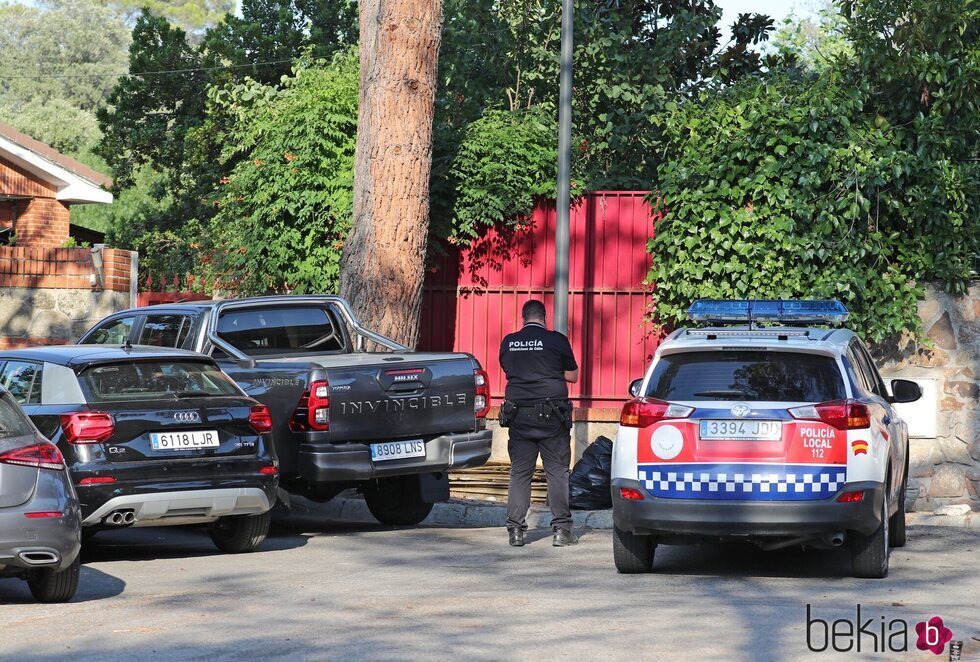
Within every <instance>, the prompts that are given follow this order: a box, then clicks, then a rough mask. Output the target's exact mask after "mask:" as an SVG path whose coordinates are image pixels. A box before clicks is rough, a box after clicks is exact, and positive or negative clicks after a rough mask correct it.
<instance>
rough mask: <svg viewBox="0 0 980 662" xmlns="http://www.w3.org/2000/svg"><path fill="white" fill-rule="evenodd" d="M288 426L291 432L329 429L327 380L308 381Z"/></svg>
mask: <svg viewBox="0 0 980 662" xmlns="http://www.w3.org/2000/svg"><path fill="white" fill-rule="evenodd" d="M289 428H290V429H291V430H292V431H293V432H309V431H311V430H315V431H318V432H323V431H326V430H329V429H330V384H328V383H327V380H325V379H321V380H318V381H313V382H310V385H309V387H308V388H307V389H306V390H305V391H304V392H303V395H302V396H300V399H299V402H297V403H296V409H295V410H294V411H293V417H292V419H291V420H290V421H289Z"/></svg>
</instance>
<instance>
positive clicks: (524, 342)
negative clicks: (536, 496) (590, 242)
mask: <svg viewBox="0 0 980 662" xmlns="http://www.w3.org/2000/svg"><path fill="white" fill-rule="evenodd" d="M521 316H522V317H523V318H524V327H523V328H522V329H521V330H520V331H517V332H516V333H511V334H510V335H508V336H507V337H505V338H504V340H503V342H502V343H501V345H500V366H501V367H502V368H503V369H504V373H505V374H506V376H507V388H506V389H505V391H504V397H505V401H504V403H503V405H502V406H501V412H500V423H501V425H503V426H506V427H509V429H510V439H509V441H508V443H507V451H508V452H509V454H510V485H509V487H508V491H507V531H508V535H509V538H510V544H511V545H512V546H514V547H521V546H522V545H524V531H525V530H526V529H527V521H526V520H525V517H526V516H527V510H528V508H529V507H530V505H531V475H532V474H533V473H534V465H535V463H536V462H537V459H538V453H540V454H541V462H542V464H543V465H544V471H545V474H546V476H547V479H548V506H549V507H550V508H551V515H552V520H551V528H552V530H553V531H554V537H553V539H552V544H553V545H554V546H556V547H565V546H567V545H574V544H575V543H577V542H578V539H577V538H576V537H575V535H574V534H573V533H572V513H571V511H570V510H569V508H568V464H569V461H570V460H571V437H570V430H571V427H572V407H571V403H570V402H569V401H568V383H569V382H575V381H577V380H578V364H577V363H576V362H575V355H574V354H573V353H572V347H571V345H570V344H569V343H568V338H566V337H565V336H564V335H562V334H561V333H558V332H557V331H549V330H548V329H547V327H545V309H544V304H543V303H541V302H540V301H536V300H534V299H532V300H530V301H528V302H527V303H525V304H524V307H523V308H522V309H521Z"/></svg>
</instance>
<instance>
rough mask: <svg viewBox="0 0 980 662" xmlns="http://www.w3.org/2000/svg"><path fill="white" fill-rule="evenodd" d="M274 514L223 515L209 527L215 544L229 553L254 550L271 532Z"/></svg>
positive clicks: (242, 552)
mask: <svg viewBox="0 0 980 662" xmlns="http://www.w3.org/2000/svg"><path fill="white" fill-rule="evenodd" d="M271 522H272V514H271V513H269V512H264V513H262V514H261V515H233V516H230V517H221V518H219V519H218V521H216V522H214V523H213V524H211V526H210V527H208V533H209V534H210V535H211V540H213V541H214V544H215V546H216V547H217V548H218V549H220V550H221V551H222V552H227V553H229V554H244V553H246V552H254V551H255V550H256V549H258V548H259V546H260V545H261V544H262V543H263V542H265V537H266V536H267V535H268V534H269V524H270V523H271Z"/></svg>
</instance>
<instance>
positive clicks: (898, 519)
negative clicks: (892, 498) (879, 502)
mask: <svg viewBox="0 0 980 662" xmlns="http://www.w3.org/2000/svg"><path fill="white" fill-rule="evenodd" d="M906 462H907V461H906ZM908 482H909V470H908V466H906V467H905V474H904V475H903V476H902V486H901V487H900V488H899V489H898V494H897V495H896V498H897V499H898V509H897V510H895V514H894V515H892V516H891V519H890V520H889V521H888V544H889V545H891V546H892V547H905V538H906V536H905V492H906V491H907V490H908Z"/></svg>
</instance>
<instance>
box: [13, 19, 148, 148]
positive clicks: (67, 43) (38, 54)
mask: <svg viewBox="0 0 980 662" xmlns="http://www.w3.org/2000/svg"><path fill="white" fill-rule="evenodd" d="M128 43H129V32H128V30H127V29H126V26H125V25H124V24H123V22H122V20H121V19H120V18H119V17H118V16H117V15H115V14H114V13H113V12H112V11H110V10H109V9H106V8H105V7H104V6H102V5H101V4H100V3H99V2H96V1H94V0H43V1H42V2H38V3H37V4H35V5H33V6H26V5H20V4H2V5H0V52H2V53H3V57H2V58H0V121H4V122H7V123H9V124H11V125H12V126H14V127H15V128H16V129H18V130H20V131H23V132H25V133H27V134H29V135H30V136H32V137H34V138H36V139H38V140H41V141H43V142H46V143H48V144H50V145H52V146H53V147H55V148H56V149H58V150H60V151H63V152H65V153H68V154H72V155H84V154H86V153H87V152H88V151H90V150H91V149H92V148H93V147H94V145H95V143H96V142H97V141H98V139H99V128H98V124H97V122H96V118H95V110H96V108H97V107H98V106H99V105H100V104H101V103H102V102H103V100H104V99H105V97H106V95H107V94H108V92H109V90H110V89H111V88H112V86H113V85H114V84H115V80H116V76H117V75H118V74H119V73H121V72H122V71H124V70H125V63H126V48H127V45H128Z"/></svg>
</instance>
